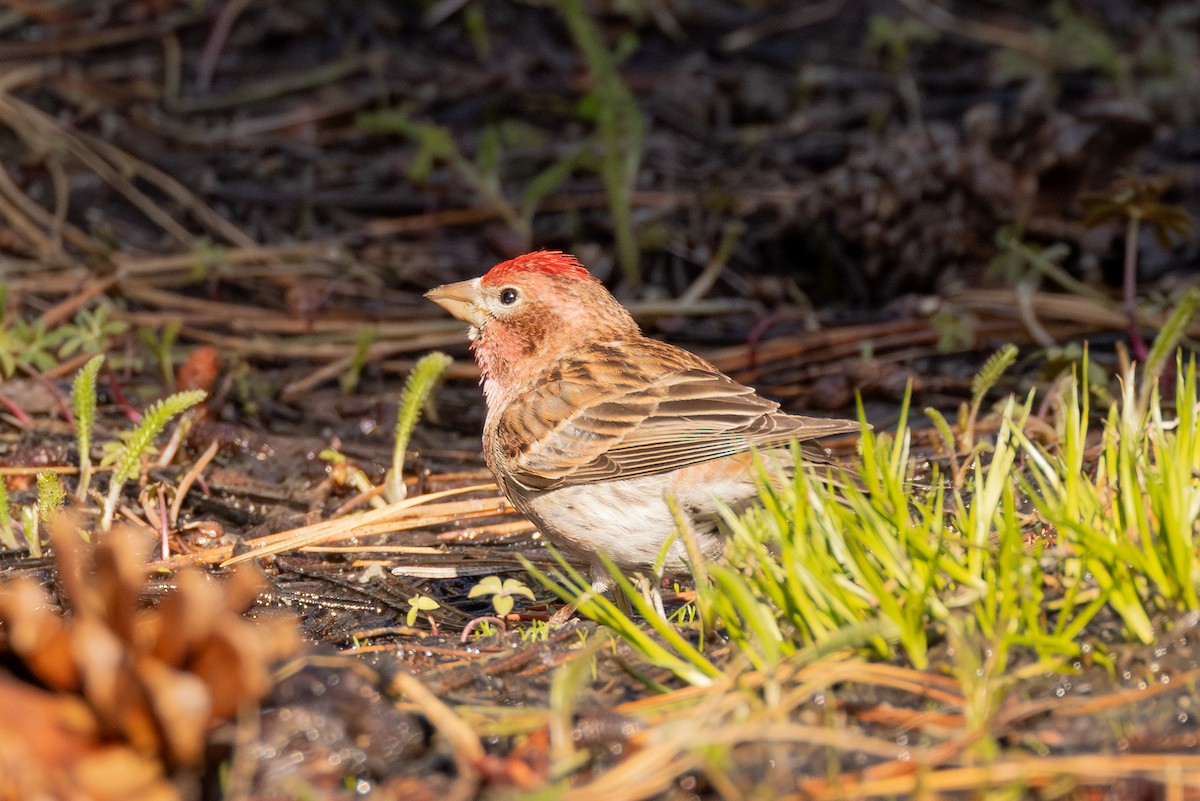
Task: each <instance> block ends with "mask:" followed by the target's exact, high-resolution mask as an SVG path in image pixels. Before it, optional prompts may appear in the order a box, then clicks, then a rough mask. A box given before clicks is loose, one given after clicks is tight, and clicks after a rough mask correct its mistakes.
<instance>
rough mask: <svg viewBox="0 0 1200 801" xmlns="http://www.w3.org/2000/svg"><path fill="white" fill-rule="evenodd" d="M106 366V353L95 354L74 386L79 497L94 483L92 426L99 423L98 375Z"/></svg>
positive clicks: (77, 494)
mask: <svg viewBox="0 0 1200 801" xmlns="http://www.w3.org/2000/svg"><path fill="white" fill-rule="evenodd" d="M103 366H104V355H103V354H101V355H99V356H93V357H92V358H91V359H90V360H88V363H87V364H85V365H84V366H83V367H81V368H79V372H78V373H76V374H75V382H74V384H72V386H71V411H72V412H73V413H74V414H75V442H76V444H77V445H78V446H79V488H78V489H77V490H75V497H76V498H78V499H79V500H81V501H82V500H84V499H85V498H86V497H87V491H88V485H89V484H91V483H92V429H93V428H94V427H95V424H96V375H97V374H98V373H99V372H100V368H101V367H103Z"/></svg>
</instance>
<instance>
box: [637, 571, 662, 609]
mask: <svg viewBox="0 0 1200 801" xmlns="http://www.w3.org/2000/svg"><path fill="white" fill-rule="evenodd" d="M636 581H637V586H638V589H640V590H641V591H642V597H643V598H645V599H646V603H648V604H650V605H651V606H653V607H654V611H655V613H656V614H657V615H658V616H659V617H661V618H662V619H663V620H664V621H666V620H667V610H666V609H665V608H664V607H663V599H662V590H661V589H660V583H661V581H662V580H661V579H658V578H654V577H651V578H647V577H646V576H643V575H642V574H641V573H638V574H637V578H636Z"/></svg>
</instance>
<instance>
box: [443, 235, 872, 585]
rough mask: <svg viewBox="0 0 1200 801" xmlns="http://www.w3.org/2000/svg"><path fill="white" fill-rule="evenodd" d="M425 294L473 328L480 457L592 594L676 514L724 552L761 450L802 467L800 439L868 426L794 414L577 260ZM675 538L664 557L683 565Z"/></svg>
mask: <svg viewBox="0 0 1200 801" xmlns="http://www.w3.org/2000/svg"><path fill="white" fill-rule="evenodd" d="M425 297H426V298H428V299H430V300H432V301H434V302H435V303H437V304H438V305H440V306H442V307H443V308H444V309H445V310H446V311H448V312H449V313H450V314H451V315H453V316H454V317H456V318H457V319H459V320H461V321H463V322H465V323H467V324H468V326H469V328H468V332H467V335H468V338H469V340H470V348H471V350H472V352H473V354H474V357H475V360H476V362H477V363H478V365H479V368H480V372H481V379H480V381H481V383H482V385H483V395H484V398H485V400H486V405H487V413H486V418H485V422H484V428H483V455H484V459H485V461H486V462H487V465H488V468H489V469H490V470H491V472H492V474H493V475H494V476H495V478H496V482H497V483H498V485H499V487H500V490H501V491H502V492H503V494H504V496H505V497H506V498H507V499H508V500H509V502H510V503H511V504H512V505H513V506H514V507H515V508H516V509H517V510H518V511H520V512H521V513H522V514H524V515H525V516H526V517H528V518H529V519H530V520H531V521H532V522H533V523H534V525H536V526H537V528H538V529H539V530H540V531H541V533H542V534H543V535H544V536H545V538H546V539H548V540H549V541H550V542H551V543H553V544H554V545H556V546H557V547H558V548H559V549H560V550H561V551H562V552H563V554H564V555H565V556H566V557H567V558H568V559H570V560H574V561H581V562H583V563H584V564H585V565H586V566H587V567H588V569H589V572H590V577H591V579H592V587H593V591H600V590H604V589H606V588H607V587H609V586H611V584H610V582H609V580H608V578H607V572H606V571H605V570H604V569H603V567H602V560H601V559H600V556H599V555H600V554H605V555H606V556H607V557H608V558H609V559H610V560H611V561H612V562H613V563H614V564H615V565H616V566H617V567H618V568H620V569H621V570H623V571H627V572H635V571H645V570H647V569H649V568H650V567H651V566H653V565H655V564H656V560H658V559H659V558H660V551H662V548H663V546H664V544H665V543H666V542H667V540H668V539H670V538H673V537H674V536H675V531H676V526H677V522H678V521H677V518H676V516H675V513H674V512H673V511H672V509H671V506H670V505H669V503H668V498H674V501H675V503H676V505H677V508H678V509H680V510H682V512H683V514H684V515H685V516H686V520H687V524H688V525H689V527H690V528H691V529H692V530H693V531H694V532H695V536H696V542H697V543H698V544H699V546H700V550H701V551H702V552H703V554H704V556H705V557H706V558H718V557H719V556H720V554H721V551H722V545H723V536H722V535H721V533H720V526H719V519H720V509H721V506H722V504H724V505H726V506H728V507H731V508H734V509H738V508H740V507H743V506H745V505H746V504H748V503H750V502H751V501H752V500H753V499H754V498H756V497H757V494H758V483H757V481H756V474H757V471H756V467H755V458H756V454H757V458H758V459H759V463H760V464H762V463H765V464H767V466H768V467H769V468H772V469H775V470H784V471H785V470H790V469H794V467H795V465H794V460H793V456H792V452H791V450H790V448H789V447H788V446H789V445H790V443H791V442H793V441H797V440H810V439H815V438H818V437H824V436H828V435H831V434H843V433H848V432H853V431H858V430H859V429H860V425H859V423H857V422H855V421H852V420H841V419H829V418H816V417H804V416H800V415H794V414H787V413H785V412H782V411H781V410H780V406H779V404H778V403H776V402H775V401H772V400H769V399H767V398H764V397H762V396H761V395H759V394H758V392H757V391H755V390H754V389H753V388H751V387H748V386H746V385H744V384H741V383H738V382H737V381H735V380H734V379H732V378H730V377H729V376H727V375H725V374H724V373H722V372H721V371H720V370H718V369H717V368H716V367H714V366H713V365H712V364H710V363H709V362H707V361H705V360H704V359H702V358H700V357H699V356H697V355H695V354H693V353H691V352H690V351H687V350H684V349H683V348H680V347H676V346H674V345H671V344H668V343H665V342H662V341H659V340H656V339H653V338H651V337H648V336H646V335H645V334H643V333H642V331H641V329H640V328H639V327H638V324H637V323H636V322H635V321H634V319H633V316H632V315H631V314H630V313H629V311H628V310H627V309H626V308H625V307H624V306H622V305H621V304H620V302H619V301H617V299H616V298H615V297H613V295H612V294H611V293H610V292H609V291H608V290H607V289H606V288H605V286H604V284H603V283H602V282H601V281H600V280H598V279H597V278H596V277H595V276H593V275H592V274H591V273H590V272H589V271H588V270H587V269H586V268H585V267H584V266H583V265H582V264H581V263H580V262H579V261H578V260H577V259H576V258H575V257H574V256H571V255H568V254H566V253H563V252H560V251H555V250H542V251H536V252H533V253H526V254H525V255H522V256H518V257H516V258H514V259H510V260H508V261H504V262H501V263H499V264H497V265H495V266H494V267H492V268H491V269H490V270H488V272H487V273H485V274H484V275H482V276H480V277H478V278H473V279H470V280H467V281H460V282H457V283H452V284H446V285H443V286H439V287H436V288H435V289H432V290H430V291H429V292H427V293H426V294H425ZM687 560H688V554H687V550H686V548H685V546H684V543H682V542H680V541H679V539H678V538H675V541H674V542H673V543H672V544H671V546H670V548H669V549H668V550H667V552H666V558H665V560H664V561H663V562H662V563H661V566H662V570H663V573H664V574H669V575H686V572H687V570H688V565H687Z"/></svg>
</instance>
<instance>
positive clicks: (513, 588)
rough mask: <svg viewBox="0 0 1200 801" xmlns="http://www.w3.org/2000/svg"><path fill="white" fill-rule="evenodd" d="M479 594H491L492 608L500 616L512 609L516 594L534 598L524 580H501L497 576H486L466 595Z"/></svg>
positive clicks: (471, 596) (530, 598)
mask: <svg viewBox="0 0 1200 801" xmlns="http://www.w3.org/2000/svg"><path fill="white" fill-rule="evenodd" d="M481 595H490V596H492V608H493V609H495V610H496V614H497V615H499V616H500V617H504V616H505V615H507V614H508V613H509V612H511V611H512V609H513V603H514V598H515V597H516V596H518V595H523V596H525V597H526V598H528V599H529V600H531V601H532V600H534V597H533V590H531V589H529V587H527V586H525V582H523V581H521V580H520V579H515V578H510V579H504V580H503V581H501V580H500V577H499V576H488V577H487V578H485V579H483V580H482V581H480V582H479V583H478V584H476V585H475V586H474V587H472V588H471V591H470V592H469V593H468V594H467V597H468V598H478V597H480V596H481Z"/></svg>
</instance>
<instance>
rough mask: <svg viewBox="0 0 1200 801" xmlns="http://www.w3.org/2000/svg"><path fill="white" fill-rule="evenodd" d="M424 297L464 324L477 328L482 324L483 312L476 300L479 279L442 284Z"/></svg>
mask: <svg viewBox="0 0 1200 801" xmlns="http://www.w3.org/2000/svg"><path fill="white" fill-rule="evenodd" d="M425 297H427V298H429V299H430V300H432V301H433V302H434V303H436V304H437V305H439V306H441V307H442V308H443V309H445V310H446V311H448V312H450V313H451V314H453V315H454V316H455V317H457V318H458V319H460V320H462V321H463V322H464V323H470V324H471V325H473V326H475V327H476V328H478V327H479V326H481V325H482V324H483V310H482V309H480V308H479V305H478V304H477V303H476V300H477V299H478V297H479V279H478V278H472V279H471V280H470V281H459V282H458V283H457V284H444V285H442V286H439V287H436V288H434V289H431V290H429V291H428V292H426V293H425Z"/></svg>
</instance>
